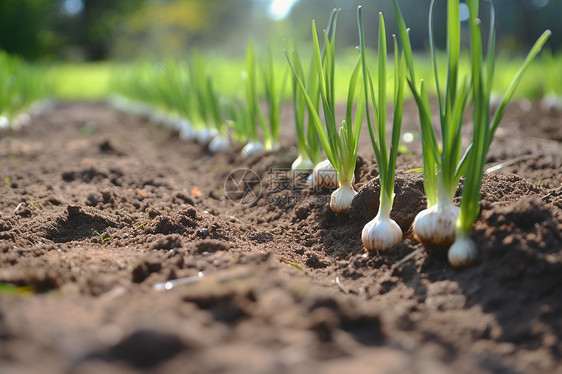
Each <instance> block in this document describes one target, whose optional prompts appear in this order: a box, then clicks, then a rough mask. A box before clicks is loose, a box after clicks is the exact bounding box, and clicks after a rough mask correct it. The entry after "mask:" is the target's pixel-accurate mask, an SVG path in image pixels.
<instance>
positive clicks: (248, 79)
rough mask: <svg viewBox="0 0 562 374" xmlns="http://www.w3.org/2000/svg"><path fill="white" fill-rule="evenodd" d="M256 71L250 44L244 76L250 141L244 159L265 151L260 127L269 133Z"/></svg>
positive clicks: (246, 146) (245, 147)
mask: <svg viewBox="0 0 562 374" xmlns="http://www.w3.org/2000/svg"><path fill="white" fill-rule="evenodd" d="M256 70H257V69H256V62H255V58H254V45H253V43H252V42H249V43H248V47H247V49H246V71H245V72H244V73H243V74H242V77H243V79H244V81H245V83H246V102H247V105H248V111H247V116H246V117H247V120H248V123H247V127H246V131H247V136H248V139H249V140H248V143H247V144H246V145H245V146H244V148H242V156H244V157H249V156H252V155H255V154H260V153H262V152H264V151H265V147H264V144H263V143H262V142H261V141H260V138H259V134H258V126H261V129H262V131H263V132H264V133H265V132H267V128H266V125H265V121H266V120H265V116H264V114H263V112H262V110H261V107H260V103H259V97H258V94H257V87H256V79H257V77H256Z"/></svg>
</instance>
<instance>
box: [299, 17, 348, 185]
mask: <svg viewBox="0 0 562 374" xmlns="http://www.w3.org/2000/svg"><path fill="white" fill-rule="evenodd" d="M337 15H338V12H337V10H336V9H334V10H333V11H332V12H331V13H330V17H329V18H328V25H327V27H326V34H327V35H328V39H329V40H332V38H333V36H334V34H335V33H334V31H335V22H336V20H337ZM324 59H325V49H323V50H322V60H324ZM293 61H294V63H295V66H294V68H295V72H296V75H293V79H292V83H293V108H294V115H295V126H296V132H297V148H298V151H299V155H298V157H297V159H296V160H295V161H294V162H293V164H292V166H291V170H293V171H307V172H309V171H311V170H313V169H314V172H313V174H311V175H310V176H309V178H310V183H311V185H312V187H316V188H337V176H336V175H337V174H336V170H335V169H334V168H333V166H332V164H330V161H329V160H324V161H322V144H321V143H320V138H319V136H318V132H317V131H316V128H315V127H314V124H313V118H312V116H313V115H314V113H317V112H318V110H319V105H320V82H319V80H318V74H317V73H316V71H315V67H316V65H315V64H314V59H312V60H311V62H310V67H309V69H308V74H306V75H305V72H304V68H303V65H302V63H301V59H300V56H299V54H298V51H297V48H296V46H295V47H294V50H293ZM297 76H298V79H300V80H301V81H302V82H305V83H306V89H307V91H308V92H309V93H310V98H311V99H312V103H313V104H314V108H315V110H314V111H313V112H311V111H307V110H306V100H305V98H304V96H303V95H302V93H301V91H300V89H299V86H298V80H297ZM305 111H307V112H308V121H307V125H308V126H307V127H306V128H305V122H304V118H305ZM321 161H322V162H321ZM315 166H316V167H315ZM325 173H326V175H324V174H325ZM332 176H335V177H334V178H332ZM331 181H333V182H331Z"/></svg>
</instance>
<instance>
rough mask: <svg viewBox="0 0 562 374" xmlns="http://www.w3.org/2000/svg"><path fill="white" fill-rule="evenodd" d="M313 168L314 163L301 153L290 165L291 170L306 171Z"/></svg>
mask: <svg viewBox="0 0 562 374" xmlns="http://www.w3.org/2000/svg"><path fill="white" fill-rule="evenodd" d="M312 169H314V164H313V163H312V161H311V160H310V158H308V157H307V156H306V155H305V156H303V155H302V154H300V155H299V157H297V159H296V160H295V161H294V162H293V164H292V165H291V170H293V171H308V172H310V171H311V170H312Z"/></svg>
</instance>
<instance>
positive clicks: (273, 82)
mask: <svg viewBox="0 0 562 374" xmlns="http://www.w3.org/2000/svg"><path fill="white" fill-rule="evenodd" d="M208 65H209V64H208V61H206V58H205V56H204V55H203V54H201V53H200V52H198V51H194V52H193V53H192V54H191V55H190V58H189V60H188V62H187V63H186V64H182V63H178V62H177V61H173V60H170V61H165V62H159V61H154V62H153V63H145V64H142V65H139V66H136V67H134V68H133V69H128V70H124V71H120V72H119V73H118V74H116V75H115V77H113V79H112V88H113V91H114V92H115V94H114V95H113V96H112V97H111V99H110V100H111V103H112V105H113V106H114V107H115V108H116V109H117V110H120V111H126V112H131V113H135V114H138V115H140V116H143V117H146V118H147V119H149V120H150V121H151V122H153V123H156V124H161V125H164V126H166V127H169V128H172V129H174V130H175V131H177V132H178V133H179V137H180V139H181V140H184V141H196V142H198V143H200V144H202V145H204V146H206V147H207V148H208V150H209V151H211V152H212V153H216V152H220V151H223V150H225V149H227V148H228V147H230V146H231V145H232V144H233V143H236V144H244V145H245V146H244V148H243V149H242V153H243V155H244V156H246V157H247V156H251V155H254V154H258V153H261V152H267V151H275V150H277V149H278V148H279V138H280V130H281V107H282V104H283V97H284V96H285V91H287V88H286V86H287V84H286V82H287V81H288V69H287V68H285V72H286V73H285V74H284V75H281V76H278V74H276V72H277V71H278V69H276V67H275V64H274V62H273V58H272V57H271V53H269V54H268V55H267V57H266V58H265V59H263V60H259V59H258V58H256V56H255V55H254V47H253V45H252V43H249V44H248V47H247V53H246V69H245V70H244V71H242V72H241V74H240V77H241V78H240V86H241V87H243V89H242V90H240V91H241V92H240V94H239V95H235V96H231V97H228V96H227V95H224V94H223V93H221V92H220V90H219V89H218V84H217V82H216V81H215V78H214V76H213V74H212V72H211V71H209V69H208ZM260 93H263V95H261V94H260ZM262 96H263V100H262ZM262 102H263V103H264V104H265V105H262Z"/></svg>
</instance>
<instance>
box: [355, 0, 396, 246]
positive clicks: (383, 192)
mask: <svg viewBox="0 0 562 374" xmlns="http://www.w3.org/2000/svg"><path fill="white" fill-rule="evenodd" d="M357 23H358V28H359V40H360V45H361V67H362V71H363V89H364V91H365V92H367V93H368V94H367V95H366V96H365V105H366V109H367V110H366V117H367V125H368V127H369V136H370V138H371V143H372V145H373V150H374V152H375V159H376V161H377V165H378V168H379V177H380V185H381V188H380V203H379V211H378V213H377V215H376V216H375V218H373V219H372V220H371V221H369V222H368V223H367V224H366V225H365V227H364V228H363V232H362V234H361V240H362V241H363V246H364V247H365V249H366V250H367V251H368V252H371V251H389V250H391V249H392V248H394V247H395V246H396V245H397V244H398V243H399V242H400V241H402V229H401V228H400V226H398V224H397V223H396V222H395V221H394V220H393V219H391V218H390V211H391V210H392V204H393V201H394V176H395V171H396V157H397V154H398V142H399V140H400V127H401V125H402V109H403V105H404V81H405V72H404V69H403V68H402V67H401V63H400V62H401V61H400V57H399V52H398V43H397V41H396V37H395V36H394V35H393V39H394V100H393V101H394V113H393V123H392V140H391V147H390V153H388V152H387V142H386V90H387V87H386V81H387V78H386V71H387V68H386V64H387V48H386V28H385V23H384V17H383V15H382V13H379V41H378V57H379V61H378V70H377V73H378V74H377V80H378V82H377V83H378V87H377V92H376V93H375V89H374V85H373V79H372V77H371V73H370V71H369V69H368V67H367V61H366V57H365V35H364V30H363V15H362V11H361V7H359V8H357ZM369 97H370V98H371V100H372V102H371V104H372V108H373V111H374V113H373V120H371V113H370V106H369ZM373 122H374V125H375V130H376V137H375V132H374V131H373Z"/></svg>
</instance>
